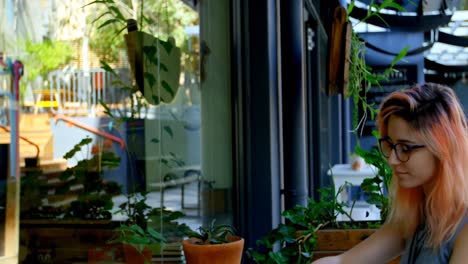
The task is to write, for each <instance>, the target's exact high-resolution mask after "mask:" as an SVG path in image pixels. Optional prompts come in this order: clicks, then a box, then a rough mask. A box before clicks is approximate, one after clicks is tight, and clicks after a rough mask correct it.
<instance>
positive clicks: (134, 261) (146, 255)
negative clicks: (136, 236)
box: [123, 245, 152, 264]
mask: <svg viewBox="0 0 468 264" xmlns="http://www.w3.org/2000/svg"><path fill="white" fill-rule="evenodd" d="M123 251H124V254H125V262H126V263H131V264H144V263H151V257H152V254H151V250H150V249H149V248H148V247H145V248H144V249H143V251H142V252H141V253H140V252H138V250H136V249H135V248H134V247H132V246H130V245H123Z"/></svg>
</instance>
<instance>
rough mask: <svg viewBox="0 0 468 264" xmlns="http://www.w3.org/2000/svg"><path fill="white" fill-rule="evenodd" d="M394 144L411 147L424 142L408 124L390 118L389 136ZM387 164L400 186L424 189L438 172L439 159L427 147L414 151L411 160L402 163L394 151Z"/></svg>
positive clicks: (410, 155) (411, 152)
mask: <svg viewBox="0 0 468 264" xmlns="http://www.w3.org/2000/svg"><path fill="white" fill-rule="evenodd" d="M387 136H388V137H389V139H390V141H391V142H392V143H393V144H397V143H404V144H407V145H409V146H412V145H422V144H423V142H422V140H421V138H420V136H419V135H417V133H416V131H415V130H414V129H413V128H411V127H410V125H409V124H408V122H406V121H405V120H404V119H402V118H400V117H397V116H390V119H389V121H388V135H387ZM387 162H388V164H389V165H390V167H391V168H392V170H393V174H394V176H395V177H397V178H398V184H399V185H400V186H401V187H404V188H415V187H419V186H422V187H423V188H424V189H426V188H427V187H428V184H429V182H430V180H431V179H432V177H434V175H435V172H436V164H437V158H436V157H435V156H434V155H433V154H432V153H431V152H430V151H429V150H428V148H427V147H423V148H417V149H413V150H411V151H410V153H409V160H408V161H407V162H401V161H400V160H399V159H398V158H397V157H396V154H395V151H394V150H393V151H392V152H391V154H390V156H389V157H388V158H387Z"/></svg>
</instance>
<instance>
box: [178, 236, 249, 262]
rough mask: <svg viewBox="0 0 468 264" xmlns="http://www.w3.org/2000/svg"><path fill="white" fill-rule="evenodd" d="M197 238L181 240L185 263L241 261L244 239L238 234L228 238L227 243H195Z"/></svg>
mask: <svg viewBox="0 0 468 264" xmlns="http://www.w3.org/2000/svg"><path fill="white" fill-rule="evenodd" d="M196 241H197V239H194V238H190V239H186V240H184V241H182V245H183V248H184V254H185V260H186V261H187V264H206V263H210V264H236V263H241V260H242V252H243V249H244V239H243V238H241V237H238V236H232V237H230V238H229V241H232V242H229V243H225V244H215V245H199V244H196Z"/></svg>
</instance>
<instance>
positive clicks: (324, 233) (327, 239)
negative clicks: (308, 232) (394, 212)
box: [313, 229, 400, 264]
mask: <svg viewBox="0 0 468 264" xmlns="http://www.w3.org/2000/svg"><path fill="white" fill-rule="evenodd" d="M375 231H376V229H329V230H327V229H324V230H319V231H318V232H317V236H318V237H317V246H316V247H315V251H314V256H313V260H316V259H319V258H323V257H326V256H334V255H338V254H341V253H343V252H345V251H346V250H348V249H351V248H352V247H354V246H355V245H357V244H359V243H360V242H361V241H363V240H364V239H366V238H368V237H369V236H370V235H372V234H373V233H374V232H375ZM397 263H400V258H396V259H394V260H392V261H390V262H388V264H397Z"/></svg>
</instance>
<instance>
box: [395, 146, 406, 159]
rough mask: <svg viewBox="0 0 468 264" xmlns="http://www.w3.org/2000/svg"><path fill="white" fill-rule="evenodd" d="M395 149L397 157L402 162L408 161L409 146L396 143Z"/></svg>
mask: <svg viewBox="0 0 468 264" xmlns="http://www.w3.org/2000/svg"><path fill="white" fill-rule="evenodd" d="M395 151H396V155H397V158H398V159H399V160H400V161H402V162H405V161H408V159H409V151H408V146H406V145H404V144H396V146H395Z"/></svg>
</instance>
